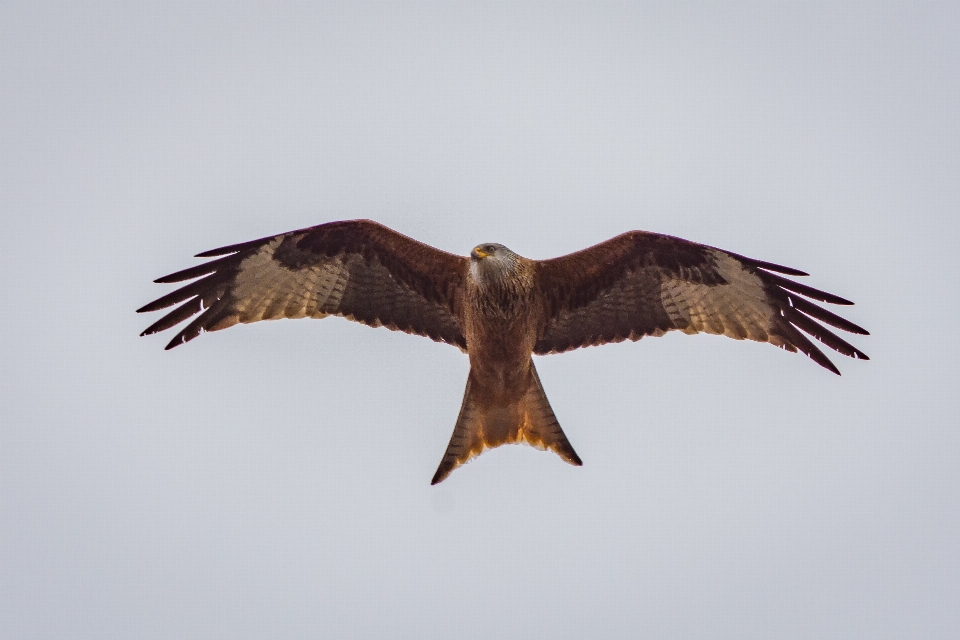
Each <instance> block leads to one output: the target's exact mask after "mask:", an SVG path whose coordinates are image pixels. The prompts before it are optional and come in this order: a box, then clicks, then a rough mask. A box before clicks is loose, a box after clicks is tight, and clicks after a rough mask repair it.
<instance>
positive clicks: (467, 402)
mask: <svg viewBox="0 0 960 640" xmlns="http://www.w3.org/2000/svg"><path fill="white" fill-rule="evenodd" d="M530 374H531V375H530V381H529V385H528V387H527V391H526V393H525V394H524V395H523V397H522V398H521V399H520V401H519V402H517V403H516V404H513V405H509V406H481V404H480V403H479V402H478V401H477V398H476V394H475V393H474V392H473V386H474V383H473V377H472V376H470V377H468V378H467V388H466V390H465V391H464V393H463V404H462V405H461V406H460V415H459V417H458V418H457V424H456V426H455V427H454V428H453V435H452V436H450V444H449V445H447V451H446V453H444V454H443V460H441V461H440V466H439V467H438V468H437V472H436V473H435V474H434V476H433V480H432V481H431V483H430V484H437V483H439V482H442V481H443V480H444V479H445V478H446V477H447V476H449V475H450V473H451V472H452V471H453V470H454V469H456V468H457V467H459V466H461V465H462V464H465V463H466V462H468V461H470V460H471V459H472V458H474V457H476V456H478V455H480V454H481V453H483V452H484V451H486V450H487V449H493V448H494V447H499V446H500V445H502V444H514V443H520V442H526V443H527V444H529V445H531V446H534V447H536V448H537V449H540V450H541V451H543V450H547V449H550V450H551V451H554V452H556V454H557V455H559V456H560V457H561V458H563V459H564V460H566V461H567V462H569V463H570V464H573V465H576V466H580V465H582V464H583V462H581V460H580V456H578V455H577V452H576V451H574V450H573V446H572V445H571V444H570V441H569V440H567V436H566V435H565V434H564V433H563V429H561V428H560V423H559V422H557V417H556V416H555V415H554V413H553V409H552V408H550V402H549V401H548V400H547V396H546V394H545V393H544V392H543V385H541V384H540V377H539V376H538V375H537V370H536V368H535V367H534V366H533V362H531V363H530Z"/></svg>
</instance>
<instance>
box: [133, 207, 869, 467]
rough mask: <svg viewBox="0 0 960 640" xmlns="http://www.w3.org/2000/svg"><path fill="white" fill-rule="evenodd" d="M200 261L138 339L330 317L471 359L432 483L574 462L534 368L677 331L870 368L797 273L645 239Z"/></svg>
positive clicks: (266, 251)
mask: <svg viewBox="0 0 960 640" xmlns="http://www.w3.org/2000/svg"><path fill="white" fill-rule="evenodd" d="M197 257H198V258H213V257H217V258H218V259H217V260H212V261H209V262H205V263H204V264H201V265H197V266H194V267H191V268H189V269H184V270H183V271H178V272H177V273H173V274H171V275H168V276H164V277H162V278H159V279H158V280H156V282H159V283H169V282H181V281H183V280H193V279H195V278H199V279H198V280H194V282H191V283H189V284H187V285H185V286H183V287H181V288H180V289H177V290H176V291H174V292H172V293H169V294H167V295H165V296H163V297H162V298H160V299H158V300H155V301H154V302H151V303H150V304H148V305H146V306H144V307H142V308H141V309H139V310H138V311H140V312H144V311H156V310H158V309H164V308H166V307H169V306H171V305H174V304H178V303H183V304H181V305H180V306H178V307H177V308H176V309H174V310H173V311H171V312H170V313H168V314H167V315H165V316H164V317H163V318H161V319H160V320H158V321H157V322H155V323H154V324H152V325H151V326H150V327H149V328H147V329H146V330H145V331H144V332H143V334H141V335H149V334H152V333H156V332H158V331H163V330H164V329H169V328H170V327H173V326H174V325H176V324H179V323H180V322H182V321H184V320H186V319H188V318H190V317H192V316H194V315H196V314H200V315H199V316H197V317H196V318H194V319H193V321H192V322H190V323H189V324H188V325H187V326H186V327H185V328H184V329H182V330H181V331H180V332H179V333H178V334H177V335H176V336H175V337H174V338H173V340H171V341H170V343H169V344H168V345H167V349H171V348H173V347H175V346H177V345H179V344H182V343H184V342H189V341H190V340H192V339H194V338H196V337H197V336H198V335H200V333H201V332H202V331H218V330H220V329H226V328H227V327H230V326H233V325H235V324H237V323H238V322H244V323H247V322H257V321H259V320H273V319H277V318H305V317H310V318H325V317H326V316H328V315H337V316H342V317H344V318H347V319H348V320H355V321H357V322H362V323H364V324H366V325H369V326H372V327H379V326H384V327H387V328H388V329H394V330H397V331H405V332H407V333H415V334H418V335H421V336H426V337H428V338H431V339H433V340H436V341H439V342H446V343H448V344H451V345H454V346H456V347H459V348H460V350H461V351H464V352H466V353H467V355H468V356H469V357H470V375H469V377H468V378H467V388H466V391H465V393H464V396H463V405H462V407H461V408H460V416H459V417H458V418H457V424H456V426H455V427H454V429H453V436H452V437H451V438H450V444H449V446H448V447H447V451H446V453H445V454H444V456H443V460H442V461H441V462H440V466H439V468H438V469H437V472H436V474H435V475H434V476H433V484H436V483H438V482H440V481H442V480H443V479H444V478H446V477H447V476H448V475H450V472H452V471H453V470H454V469H456V468H457V467H459V466H460V465H462V464H464V463H465V462H467V461H468V460H470V459H471V458H473V457H474V456H477V455H479V454H480V453H482V452H483V451H485V450H486V449H492V448H493V447H498V446H500V445H502V444H508V443H518V442H526V443H528V444H531V445H533V446H534V447H537V448H538V449H551V450H552V451H554V452H556V453H557V454H558V455H559V456H560V457H561V458H563V459H564V460H566V461H567V462H569V463H571V464H574V465H580V464H582V463H581V461H580V457H579V456H578V455H577V453H576V452H575V451H574V450H573V447H572V446H571V445H570V443H569V442H568V441H567V438H566V436H565V435H564V433H563V430H562V429H561V428H560V425H559V423H558V422H557V418H556V416H554V414H553V410H552V409H551V408H550V403H549V402H548V401H547V396H546V395H545V394H544V391H543V387H542V386H541V385H540V379H539V378H538V377H537V370H536V368H534V366H533V361H532V360H531V355H533V354H537V355H545V354H548V353H561V352H563V351H569V350H571V349H576V348H578V347H586V346H591V345H599V344H604V343H607V342H622V341H623V340H639V339H640V338H642V337H644V336H661V335H663V334H664V333H666V332H667V331H672V330H675V329H676V330H679V331H683V332H684V333H699V332H706V333H715V334H721V335H725V336H729V337H731V338H735V339H737V340H743V339H748V340H757V341H760V342H769V343H771V344H773V345H776V346H778V347H781V348H783V349H786V350H787V351H794V352H796V351H800V352H802V353H804V354H806V355H807V356H809V357H810V358H811V359H812V360H813V361H814V362H816V363H817V364H819V365H821V366H822V367H825V368H826V369H829V370H830V371H832V372H834V373H836V374H838V375H839V373H840V372H839V371H838V370H837V368H836V367H835V366H834V365H833V363H832V362H830V360H828V359H827V357H826V356H825V355H824V354H823V352H822V351H820V349H818V348H817V347H816V346H814V344H813V343H812V342H811V341H810V340H809V339H808V338H807V337H806V336H805V335H804V334H803V333H801V330H802V331H803V332H806V333H808V334H810V335H811V336H813V337H814V338H816V339H817V340H819V341H820V342H822V343H823V344H825V345H827V346H828V347H830V348H831V349H834V350H836V351H839V352H840V353H842V354H844V355H846V356H851V357H854V358H860V359H863V360H867V359H868V358H867V356H866V355H865V354H864V353H863V352H862V351H860V350H858V349H856V348H855V347H853V346H851V345H850V344H848V343H847V342H846V341H844V340H842V339H841V338H839V337H838V336H837V335H835V334H834V333H832V332H831V331H829V330H828V329H826V328H825V327H824V326H823V325H821V324H820V323H819V322H817V320H819V321H821V322H824V323H826V324H829V325H832V326H834V327H837V328H839V329H843V330H844V331H849V332H851V333H857V334H861V335H868V333H867V331H866V330H864V329H862V328H861V327H859V326H857V325H855V324H853V323H852V322H850V321H848V320H845V319H843V318H841V317H840V316H838V315H836V314H834V313H832V312H830V311H827V310H826V309H823V308H822V307H819V306H817V305H816V304H813V303H812V302H810V301H809V300H808V299H807V298H812V299H814V300H819V301H821V302H829V303H832V304H841V305H849V304H853V303H852V302H849V301H848V300H845V299H843V298H840V297H838V296H835V295H832V294H829V293H825V292H823V291H819V290H817V289H814V288H812V287H808V286H806V285H803V284H799V283H797V282H794V281H792V280H788V279H787V278H784V277H782V276H781V275H777V274H785V275H789V276H805V275H807V274H805V273H804V272H802V271H798V270H796V269H791V268H789V267H782V266H780V265H776V264H772V263H769V262H761V261H760V260H753V259H751V258H746V257H744V256H741V255H737V254H735V253H730V252H729V251H723V250H721V249H716V248H714V247H709V246H706V245H702V244H697V243H694V242H690V241H688V240H683V239H680V238H674V237H671V236H666V235H661V234H657V233H649V232H646V231H630V232H628V233H624V234H623V235H620V236H617V237H615V238H612V239H610V240H607V241H606V242H601V243H600V244H598V245H596V246H593V247H590V248H588V249H584V250H583V251H578V252H576V253H572V254H570V255H567V256H563V257H560V258H554V259H552V260H529V259H527V258H524V257H521V256H519V255H517V254H516V253H514V252H513V251H511V250H509V249H507V248H506V247H504V246H503V245H499V244H481V245H478V246H477V247H475V248H474V249H473V251H472V252H471V253H470V257H469V258H465V257H461V256H457V255H453V254H451V253H446V252H445V251H441V250H439V249H435V248H433V247H431V246H429V245H426V244H423V243H421V242H418V241H416V240H413V239H412V238H408V237H407V236H404V235H402V234H400V233H397V232H396V231H393V230H392V229H389V228H387V227H385V226H383V225H381V224H378V223H376V222H372V221H370V220H352V221H343V222H331V223H329V224H322V225H319V226H316V227H310V228H308V229H301V230H300V231H291V232H289V233H282V234H280V235H276V236H270V237H267V238H261V239H260V240H253V241H251V242H244V243H242V244H235V245H231V246H228V247H222V248H220V249H214V250H212V251H205V252H204V253H200V254H198V255H197Z"/></svg>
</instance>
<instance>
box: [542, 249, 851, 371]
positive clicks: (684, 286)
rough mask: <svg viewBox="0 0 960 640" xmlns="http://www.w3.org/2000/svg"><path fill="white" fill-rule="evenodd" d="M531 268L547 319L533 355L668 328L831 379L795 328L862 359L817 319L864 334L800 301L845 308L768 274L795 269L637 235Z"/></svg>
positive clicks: (823, 363) (832, 297) (653, 333)
mask: <svg viewBox="0 0 960 640" xmlns="http://www.w3.org/2000/svg"><path fill="white" fill-rule="evenodd" d="M537 264H538V269H539V274H540V275H539V280H540V283H541V287H542V288H543V293H544V296H545V298H546V304H547V317H548V320H547V324H546V327H545V329H544V331H543V333H542V335H541V337H540V339H539V340H538V342H537V344H536V347H535V349H534V352H535V353H537V354H541V355H542V354H547V353H559V352H562V351H568V350H570V349H576V348H578V347H586V346H590V345H598V344H603V343H606V342H621V341H623V340H628V339H629V340H639V339H640V338H642V337H643V336H661V335H663V334H664V333H666V332H667V331H671V330H674V329H676V330H679V331H683V332H684V333H699V332H706V333H715V334H721V335H725V336H729V337H731V338H735V339H737V340H743V339H747V340H757V341H760V342H769V343H771V344H774V345H776V346H778V347H781V348H783V349H786V350H788V351H794V352H795V351H800V352H802V353H805V354H806V355H808V356H810V358H812V359H813V360H814V361H815V362H816V363H817V364H819V365H821V366H823V367H826V368H827V369H829V370H830V371H833V372H834V373H836V374H838V375H839V373H840V372H839V371H838V370H837V368H836V367H835V366H834V365H833V363H832V362H830V360H829V359H828V358H827V357H826V356H825V355H824V354H823V352H821V351H820V349H818V348H817V347H816V346H815V345H814V344H813V343H812V342H811V341H810V340H809V339H808V338H807V337H806V336H805V335H804V334H803V333H801V331H800V330H802V331H804V332H806V333H808V334H810V335H811V336H813V337H814V338H816V339H817V340H819V341H820V342H822V343H823V344H825V345H827V346H828V347H830V348H831V349H835V350H836V351H839V352H840V353H842V354H844V355H847V356H851V357H854V358H861V359H864V360H867V359H868V358H867V356H866V354H864V353H863V352H862V351H860V350H858V349H856V348H855V347H853V346H852V345H850V344H848V343H847V342H846V341H844V340H842V339H841V338H840V337H838V336H837V335H836V334H834V333H833V332H831V331H829V330H828V329H827V328H825V327H824V326H823V325H821V324H820V323H818V322H817V320H820V321H822V322H825V323H827V324H829V325H832V326H834V327H837V328H839V329H843V330H844V331H850V332H852V333H858V334H862V335H868V333H867V331H866V330H864V329H862V328H861V327H858V326H857V325H855V324H853V323H852V322H850V321H848V320H845V319H843V318H841V317H840V316H838V315H836V314H834V313H831V312H830V311H827V310H826V309H823V308H822V307H819V306H817V305H816V304H814V303H812V302H810V301H809V300H807V298H812V299H814V300H819V301H822V302H829V303H833V304H844V305H849V304H853V303H852V302H850V301H848V300H844V299H843V298H840V297H838V296H835V295H832V294H829V293H825V292H823V291H819V290H817V289H814V288H812V287H808V286H806V285H802V284H800V283H797V282H794V281H792V280H788V279H787V278H784V277H782V276H779V275H777V273H782V274H786V275H791V276H805V275H807V274H805V273H804V272H802V271H797V270H796V269H791V268H789V267H782V266H780V265H776V264H771V263H769V262H761V261H759V260H752V259H750V258H746V257H744V256H740V255H737V254H735V253H730V252H728V251H722V250H720V249H716V248H714V247H709V246H706V245H702V244H697V243H695V242H690V241H688V240H683V239H681V238H674V237H672V236H666V235H661V234H656V233H647V232H644V231H631V232H629V233H625V234H623V235H620V236H617V237H616V238H612V239H610V240H608V241H606V242H602V243H600V244H598V245H595V246H593V247H590V248H588V249H584V250H583V251H579V252H577V253H572V254H570V255H567V256H563V257H560V258H555V259H553V260H544V261H542V262H539V263H537ZM775 272H776V273H775ZM803 296H806V297H803Z"/></svg>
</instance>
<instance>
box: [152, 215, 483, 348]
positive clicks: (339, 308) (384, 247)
mask: <svg viewBox="0 0 960 640" xmlns="http://www.w3.org/2000/svg"><path fill="white" fill-rule="evenodd" d="M217 256H223V257H220V258H218V259H217V260H212V261H210V262H206V263H204V264H201V265H197V266H195V267H191V268H189V269H184V270H183V271H178V272H177V273H173V274H170V275H168V276H164V277H162V278H159V279H157V280H156V282H158V283H169V282H181V281H183V280H191V279H194V278H200V279H199V280H195V281H194V282H191V283H190V284H187V285H185V286H183V287H181V288H179V289H177V290H176V291H174V292H172V293H169V294H167V295H165V296H163V297H162V298H159V299H158V300H155V301H153V302H151V303H150V304H147V305H145V306H144V307H142V308H140V309H138V310H137V311H138V312H145V311H157V310H159V309H164V308H166V307H170V306H172V305H175V304H178V303H182V304H181V305H180V306H179V307H177V308H176V309H174V310H173V311H171V312H169V313H168V314H167V315H165V316H164V317H162V318H160V320H158V321H157V322H155V323H154V324H152V325H151V326H150V327H148V328H147V329H146V330H145V331H144V332H143V333H142V334H141V335H149V334H151V333H156V332H158V331H163V330H164V329H169V328H170V327H172V326H174V325H176V324H179V323H180V322H183V321H184V320H186V319H188V318H190V317H191V316H194V315H196V314H198V313H199V314H200V315H199V316H197V317H196V318H195V319H194V320H193V321H192V322H191V323H190V324H188V325H187V326H186V327H185V328H184V329H183V330H182V331H180V332H179V333H178V334H177V335H176V336H175V337H174V338H173V340H171V341H170V343H169V344H168V345H167V347H166V348H167V349H172V348H173V347H175V346H177V345H179V344H182V343H184V342H189V341H190V340H192V339H194V338H196V337H197V336H198V335H200V333H201V332H202V331H217V330H220V329H226V328H227V327H230V326H233V325H234V324H237V323H238V322H240V323H248V322H257V321H259V320H273V319H277V318H304V317H311V318H323V317H326V316H328V315H339V316H343V317H346V318H347V319H350V320H355V321H357V322H362V323H364V324H367V325H370V326H374V327H378V326H385V327H387V328H389V329H394V330H399V331H405V332H407V333H414V334H418V335H422V336H426V337H428V338H432V339H433V340H436V341H438V342H446V343H449V344H452V345H455V346H457V347H460V348H461V349H465V348H466V341H465V339H464V336H463V332H462V331H461V329H460V327H459V324H458V323H457V321H456V319H455V317H454V313H453V304H454V297H455V291H456V288H457V286H458V284H459V283H460V281H461V278H462V277H463V273H464V272H465V269H466V264H467V258H463V257H460V256H456V255H453V254H450V253H446V252H445V251H440V250H439V249H435V248H433V247H431V246H429V245H426V244H423V243H422V242H417V241H416V240H413V239H412V238H408V237H407V236H405V235H402V234H400V233H397V232H396V231H393V230H392V229H389V228H387V227H385V226H383V225H381V224H378V223H376V222H373V221H370V220H349V221H342V222H331V223H329V224H322V225H319V226H316V227H310V228H308V229H301V230H299V231H291V232H289V233H282V234H280V235H276V236H270V237H267V238H261V239H259V240H253V241H251V242H245V243H242V244H236V245H231V246H228V247H222V248H220V249H214V250H212V251H206V252H204V253H200V254H198V255H197V257H198V258H210V257H217ZM201 276H202V277H201Z"/></svg>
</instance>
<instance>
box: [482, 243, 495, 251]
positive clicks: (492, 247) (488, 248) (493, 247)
mask: <svg viewBox="0 0 960 640" xmlns="http://www.w3.org/2000/svg"><path fill="white" fill-rule="evenodd" d="M496 251H497V248H496V247H495V246H493V245H492V244H488V245H487V246H485V247H484V248H483V252H484V253H496Z"/></svg>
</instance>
